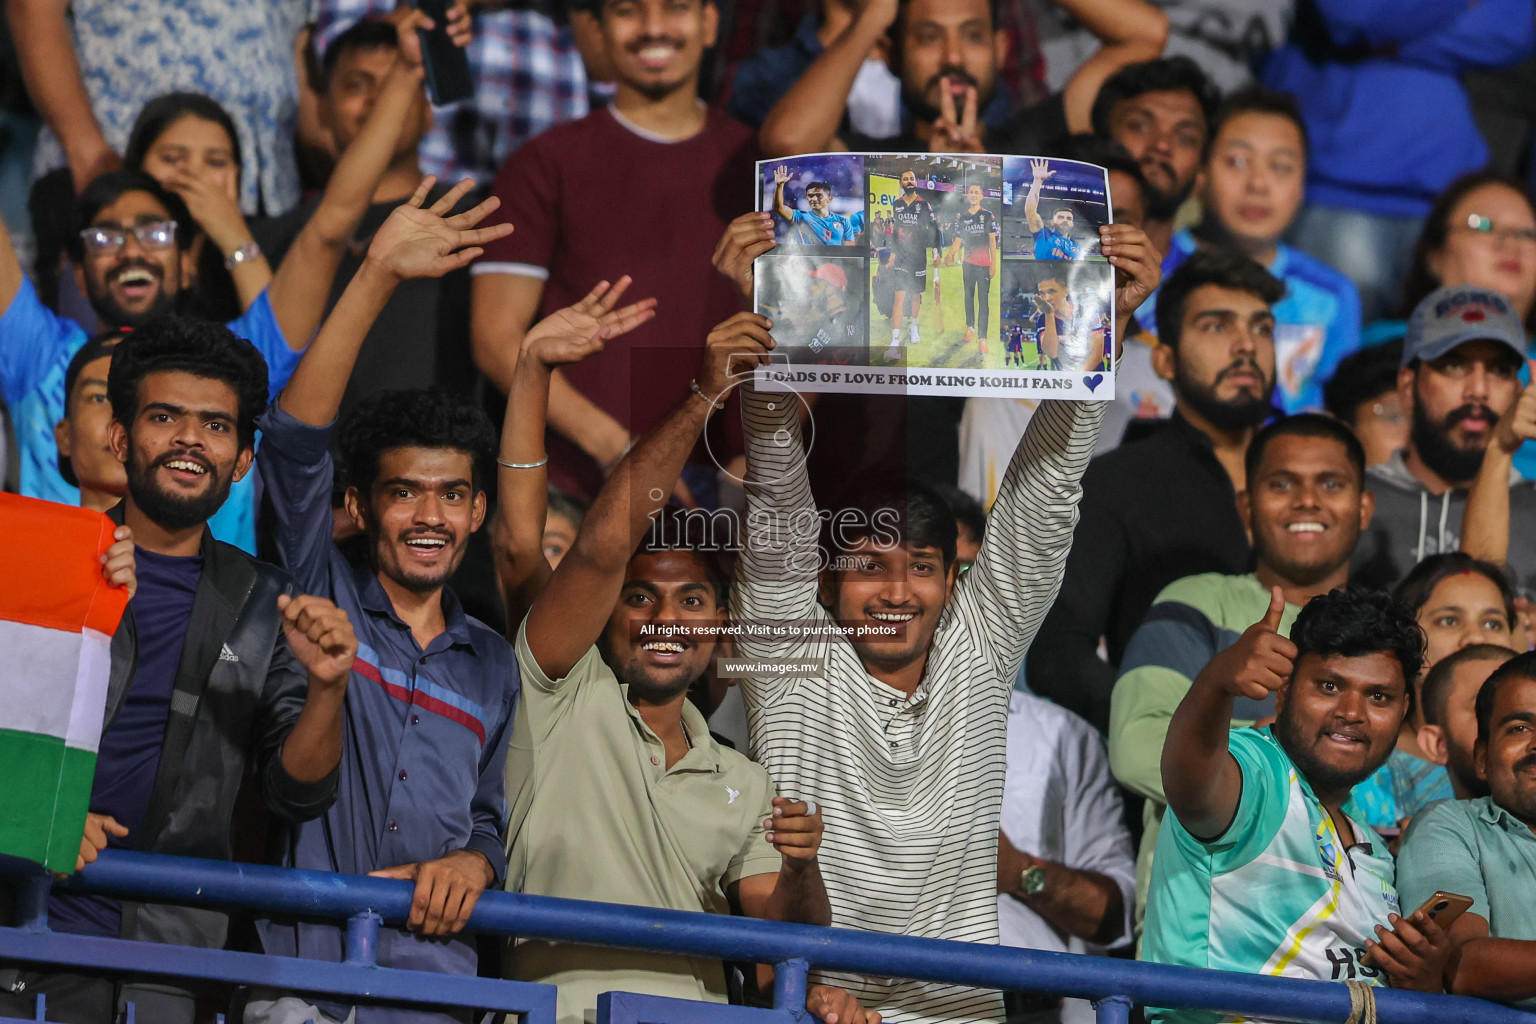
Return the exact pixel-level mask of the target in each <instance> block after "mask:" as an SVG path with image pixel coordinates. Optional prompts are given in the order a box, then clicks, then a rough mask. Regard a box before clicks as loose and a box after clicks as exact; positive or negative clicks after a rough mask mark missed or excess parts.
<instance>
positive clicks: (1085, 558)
mask: <svg viewBox="0 0 1536 1024" xmlns="http://www.w3.org/2000/svg"><path fill="white" fill-rule="evenodd" d="M1079 509H1080V516H1079V519H1078V522H1077V531H1076V533H1075V534H1074V535H1073V540H1072V553H1071V554H1069V555H1068V556H1067V567H1066V571H1065V575H1064V576H1063V577H1062V582H1061V593H1060V595H1058V596H1057V598H1056V603H1055V604H1054V605H1053V606H1052V607H1051V610H1050V612H1049V613H1048V614H1047V615H1046V617H1045V622H1044V624H1043V625H1041V627H1040V632H1039V634H1038V635H1037V636H1036V637H1035V642H1034V645H1033V646H1032V647H1031V648H1030V650H1029V662H1028V666H1029V667H1028V680H1029V687H1030V689H1032V690H1034V691H1035V692H1036V693H1038V694H1040V696H1042V697H1047V698H1049V699H1051V700H1053V701H1055V702H1056V703H1058V704H1061V705H1062V706H1063V707H1066V708H1068V709H1070V710H1072V711H1075V712H1077V713H1078V714H1079V715H1082V716H1083V717H1084V718H1086V719H1088V721H1089V722H1092V723H1093V725H1094V726H1095V727H1096V728H1097V729H1098V730H1099V731H1100V732H1105V731H1107V730H1108V729H1109V698H1110V694H1111V692H1113V690H1114V688H1115V674H1116V667H1117V666H1118V665H1119V664H1120V657H1121V655H1123V654H1124V653H1125V645H1126V644H1127V643H1128V642H1129V641H1130V638H1131V634H1132V633H1134V632H1135V631H1136V627H1137V626H1139V625H1141V620H1142V618H1143V617H1144V616H1145V615H1146V614H1147V609H1148V608H1150V607H1151V606H1152V602H1153V600H1154V599H1155V598H1156V597H1157V595H1158V594H1159V593H1160V592H1161V591H1162V589H1163V588H1164V587H1166V586H1167V585H1168V584H1170V583H1172V582H1173V581H1174V580H1177V579H1182V578H1183V577H1185V576H1193V575H1195V574H1196V573H1202V572H1220V573H1226V574H1228V575H1236V574H1238V573H1243V572H1247V571H1248V568H1249V562H1250V550H1249V546H1248V533H1247V530H1246V529H1245V528H1244V526H1243V521H1242V519H1240V518H1239V517H1238V514H1237V495H1236V493H1235V492H1234V491H1233V489H1232V480H1231V478H1230V477H1228V476H1227V471H1226V470H1225V469H1223V468H1222V465H1221V463H1220V462H1218V461H1217V459H1216V453H1215V451H1214V449H1213V448H1212V446H1211V441H1210V438H1208V437H1206V436H1205V435H1204V434H1202V433H1201V432H1200V431H1199V430H1197V429H1196V428H1195V427H1194V426H1192V425H1191V424H1190V423H1189V421H1187V420H1185V419H1184V418H1183V417H1182V416H1179V415H1178V414H1174V416H1173V418H1172V419H1170V420H1169V421H1168V422H1167V423H1165V424H1163V425H1162V426H1160V427H1158V428H1157V429H1156V430H1155V431H1154V432H1153V433H1152V434H1151V435H1150V436H1148V437H1146V438H1145V439H1144V440H1140V441H1136V442H1134V443H1131V444H1125V445H1121V446H1120V447H1119V448H1116V449H1115V450H1114V451H1111V452H1106V453H1105V454H1103V455H1100V456H1098V457H1097V458H1095V459H1094V460H1093V461H1092V462H1090V463H1089V464H1088V471H1087V472H1086V473H1084V474H1083V500H1082V503H1081V505H1080V506H1079ZM1100 637H1103V638H1104V639H1105V641H1106V645H1107V647H1108V649H1109V661H1108V663H1106V662H1105V661H1104V659H1102V658H1100V657H1099V654H1098V648H1099V638H1100Z"/></svg>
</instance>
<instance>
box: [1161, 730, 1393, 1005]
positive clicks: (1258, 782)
mask: <svg viewBox="0 0 1536 1024" xmlns="http://www.w3.org/2000/svg"><path fill="white" fill-rule="evenodd" d="M1229 749H1230V750H1231V752H1232V756H1233V758H1234V759H1235V760H1236V761H1237V764H1238V767H1239V768H1241V770H1242V773H1243V795H1242V797H1241V799H1240V801H1239V803H1238V807H1237V814H1236V815H1235V816H1234V817H1233V819H1232V824H1231V826H1230V827H1228V829H1227V831H1226V833H1225V834H1224V835H1222V836H1221V837H1220V838H1218V839H1216V840H1215V841H1213V842H1209V843H1203V842H1201V841H1200V840H1198V839H1196V838H1195V837H1194V836H1192V835H1190V834H1189V832H1187V831H1186V830H1185V829H1184V827H1183V825H1181V824H1180V823H1179V821H1178V819H1177V817H1176V816H1175V815H1174V814H1173V813H1171V811H1170V813H1169V814H1168V815H1167V817H1165V818H1164V819H1163V829H1162V834H1161V835H1159V836H1158V840H1157V856H1156V858H1155V860H1154V861H1153V866H1152V888H1151V893H1150V895H1149V897H1148V901H1147V921H1146V931H1145V934H1144V940H1143V941H1144V945H1143V948H1142V958H1143V959H1145V960H1155V961H1157V962H1159V963H1165V964H1179V965H1181V966H1184V967H1212V968H1216V969H1218V970H1223V971H1242V972H1244V973H1247V974H1268V975H1283V976H1285V977H1289V978H1310V979H1313V980H1318V981H1364V982H1367V983H1368V984H1371V985H1381V984H1385V983H1386V979H1385V977H1384V976H1383V975H1382V974H1381V972H1380V971H1378V970H1377V969H1376V968H1373V967H1368V966H1364V965H1362V964H1361V963H1360V957H1361V956H1363V955H1364V953H1365V940H1366V939H1367V938H1375V932H1374V930H1373V929H1374V928H1375V926H1376V925H1378V924H1382V925H1385V924H1387V923H1388V922H1387V915H1388V914H1389V913H1390V914H1395V913H1399V912H1400V911H1399V909H1398V899H1397V889H1396V887H1395V886H1394V874H1395V872H1394V868H1393V863H1392V855H1391V854H1390V853H1388V852H1387V844H1386V843H1384V842H1383V841H1382V839H1381V837H1380V836H1379V835H1377V834H1376V833H1375V831H1373V830H1372V829H1371V828H1370V827H1369V826H1366V825H1362V824H1360V822H1361V820H1362V819H1361V818H1360V816H1359V815H1358V813H1357V812H1356V811H1355V809H1354V806H1353V804H1347V805H1346V806H1345V813H1346V815H1347V816H1348V817H1349V818H1350V821H1351V824H1352V825H1353V827H1354V829H1355V831H1356V833H1357V838H1358V839H1359V840H1360V841H1359V842H1357V843H1356V844H1355V845H1353V846H1351V847H1349V848H1347V849H1346V848H1345V847H1344V845H1343V844H1341V843H1340V842H1339V836H1338V833H1337V832H1336V831H1335V830H1334V827H1333V820H1332V819H1331V818H1330V817H1329V816H1328V812H1327V811H1326V810H1324V809H1323V805H1322V804H1321V803H1320V802H1319V801H1318V799H1317V797H1316V796H1314V795H1313V793H1312V787H1311V786H1309V785H1308V784H1307V782H1306V780H1305V779H1303V778H1302V777H1301V775H1300V773H1299V772H1297V770H1296V766H1295V765H1294V764H1293V763H1292V762H1291V759H1290V757H1288V756H1287V755H1286V753H1285V750H1284V749H1283V748H1282V747H1281V746H1280V744H1279V743H1278V742H1277V741H1276V740H1275V738H1274V734H1273V733H1272V732H1271V731H1270V730H1268V729H1236V730H1233V732H1232V740H1231V745H1230V747H1229ZM1246 1019H1248V1018H1244V1017H1238V1016H1222V1015H1220V1014H1215V1013H1196V1012H1190V1011H1177V1010H1163V1009H1155V1008H1152V1007H1148V1009H1147V1020H1148V1021H1149V1022H1150V1024H1211V1022H1216V1021H1240V1020H1246Z"/></svg>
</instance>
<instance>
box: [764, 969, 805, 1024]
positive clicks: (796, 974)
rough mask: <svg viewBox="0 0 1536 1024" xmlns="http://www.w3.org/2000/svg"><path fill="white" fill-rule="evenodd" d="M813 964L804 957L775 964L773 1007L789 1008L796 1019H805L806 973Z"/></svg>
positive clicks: (778, 1008) (776, 1008) (779, 1008)
mask: <svg viewBox="0 0 1536 1024" xmlns="http://www.w3.org/2000/svg"><path fill="white" fill-rule="evenodd" d="M810 969H811V965H810V964H809V963H808V962H807V961H806V960H805V958H804V957H798V956H797V957H792V958H791V959H789V960H781V961H779V962H778V963H776V964H774V965H773V1008H774V1009H775V1010H788V1011H789V1012H790V1013H792V1014H794V1016H795V1019H796V1020H803V1019H805V1016H806V1010H805V986H806V975H807V974H808V973H809V972H810Z"/></svg>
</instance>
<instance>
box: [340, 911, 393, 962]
mask: <svg viewBox="0 0 1536 1024" xmlns="http://www.w3.org/2000/svg"><path fill="white" fill-rule="evenodd" d="M383 923H384V919H383V918H382V917H380V916H379V915H378V914H375V913H374V912H373V911H371V910H366V911H364V912H363V913H361V914H353V915H352V916H351V917H349V918H347V952H346V962H347V963H349V964H353V965H360V966H366V967H373V966H376V965H377V964H378V962H379V925H381V924H383Z"/></svg>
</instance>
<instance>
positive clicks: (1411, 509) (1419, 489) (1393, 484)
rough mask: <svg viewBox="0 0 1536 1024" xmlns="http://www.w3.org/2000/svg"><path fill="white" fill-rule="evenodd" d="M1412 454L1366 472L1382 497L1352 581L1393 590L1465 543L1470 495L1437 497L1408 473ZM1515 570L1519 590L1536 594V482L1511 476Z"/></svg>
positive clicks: (1371, 487)
mask: <svg viewBox="0 0 1536 1024" xmlns="http://www.w3.org/2000/svg"><path fill="white" fill-rule="evenodd" d="M1405 451H1406V449H1404V450H1400V451H1398V452H1397V453H1395V454H1394V455H1393V456H1392V458H1391V459H1390V460H1388V461H1387V462H1384V463H1382V464H1381V465H1379V466H1372V467H1371V468H1370V469H1368V470H1366V472H1365V478H1366V481H1365V482H1366V487H1367V489H1369V490H1370V491H1371V493H1373V494H1374V495H1376V515H1375V517H1374V518H1372V520H1371V525H1370V527H1369V528H1368V529H1367V530H1366V531H1365V533H1364V534H1362V535H1361V537H1360V543H1359V545H1358V546H1356V548H1355V557H1354V560H1353V561H1352V562H1351V564H1350V580H1351V581H1352V582H1353V581H1359V582H1361V583H1365V584H1367V585H1369V586H1378V587H1390V586H1392V585H1393V584H1395V583H1397V581H1398V580H1400V579H1402V578H1403V576H1404V575H1406V574H1407V572H1408V570H1409V569H1412V568H1413V567H1414V566H1415V565H1416V564H1418V562H1419V561H1420V560H1421V559H1423V558H1424V557H1425V556H1426V555H1434V554H1439V553H1440V552H1442V551H1455V550H1457V548H1458V546H1459V545H1460V544H1461V517H1462V514H1463V513H1464V512H1465V511H1466V508H1467V492H1466V491H1464V490H1450V491H1446V492H1445V493H1444V494H1431V493H1430V492H1429V489H1428V488H1426V487H1425V486H1424V485H1423V484H1421V483H1420V482H1419V480H1418V478H1417V477H1415V476H1414V475H1413V474H1412V473H1411V472H1409V470H1408V463H1407V462H1406V461H1405V459H1404V454H1405ZM1509 521H1510V526H1509V566H1510V568H1511V570H1513V572H1514V574H1515V588H1516V589H1517V590H1519V591H1521V592H1523V593H1525V594H1526V595H1528V596H1530V595H1536V483H1533V482H1532V481H1530V480H1527V479H1525V478H1524V477H1522V476H1521V475H1520V474H1519V472H1518V471H1514V470H1512V471H1511V477H1510V485H1509Z"/></svg>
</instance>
